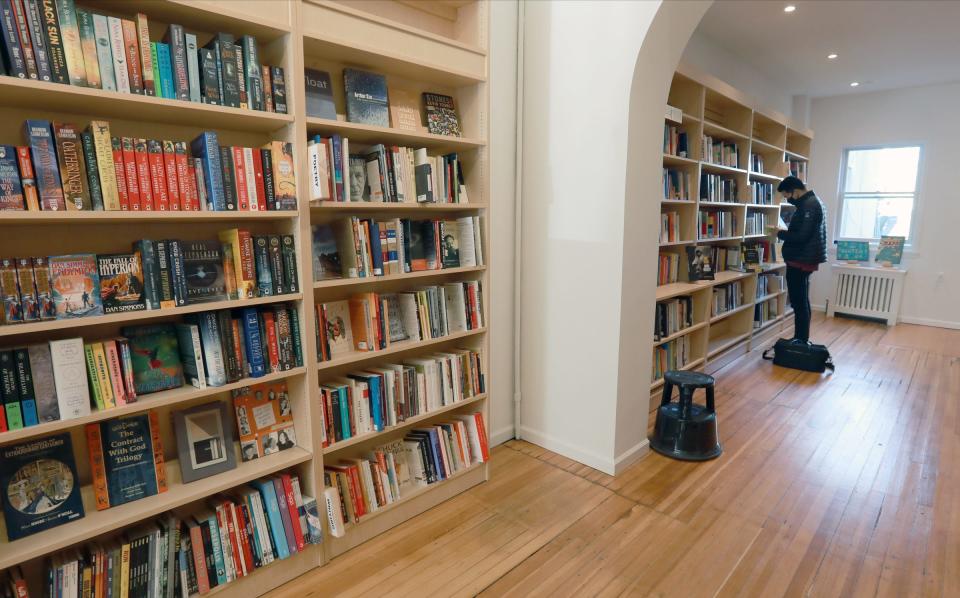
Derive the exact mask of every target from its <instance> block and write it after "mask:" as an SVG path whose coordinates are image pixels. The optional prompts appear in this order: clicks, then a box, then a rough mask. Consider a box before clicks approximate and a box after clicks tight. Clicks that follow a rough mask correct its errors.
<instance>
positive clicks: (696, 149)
mask: <svg viewBox="0 0 960 598" xmlns="http://www.w3.org/2000/svg"><path fill="white" fill-rule="evenodd" d="M667 104H668V106H669V107H672V108H675V109H679V111H681V113H682V115H681V114H680V113H678V112H677V111H671V110H669V109H668V111H667V115H666V117H665V121H664V122H665V125H667V126H673V127H677V128H678V129H679V131H682V132H684V133H686V135H687V139H688V148H687V153H686V155H685V156H681V155H677V153H671V152H667V151H665V152H664V154H663V167H664V169H669V170H672V171H677V172H680V173H682V174H683V175H684V176H685V177H687V180H689V186H688V188H687V189H686V194H685V197H683V198H667V193H666V192H664V193H663V198H661V200H660V212H661V214H671V215H672V218H673V220H675V221H676V223H677V224H676V226H675V227H674V229H675V230H676V231H678V232H679V236H678V237H677V236H674V237H673V238H670V237H668V238H661V242H660V254H661V255H664V254H672V255H675V256H679V273H678V274H679V275H678V277H677V280H678V282H673V283H667V284H662V285H659V286H658V287H657V291H656V301H657V302H658V303H660V302H667V301H670V300H673V299H675V298H678V297H690V298H691V306H692V309H691V320H692V325H691V326H689V327H686V328H684V329H682V330H680V331H678V332H676V333H674V334H671V335H669V336H665V337H663V338H661V339H659V340H655V341H652V342H653V350H654V354H655V353H656V350H657V348H658V347H660V346H664V345H667V344H668V343H677V342H681V343H686V344H687V354H688V359H687V360H686V362H685V363H683V364H682V365H680V367H679V369H684V370H704V371H707V372H714V371H716V370H718V369H720V368H721V367H723V366H724V365H725V364H727V363H729V362H730V361H731V360H733V359H734V358H736V357H738V356H740V355H742V354H744V353H745V352H747V351H749V350H750V349H751V348H753V347H756V346H759V345H761V344H763V343H766V342H768V341H769V340H770V339H772V338H775V337H776V336H778V335H779V334H780V333H782V332H785V331H786V330H788V329H789V328H790V327H791V326H792V322H791V321H790V319H789V317H788V316H789V315H791V313H792V309H790V307H789V302H788V301H787V294H786V287H785V285H782V284H781V285H779V286H778V285H776V284H768V285H767V287H768V289H769V290H768V292H763V291H764V287H763V283H762V280H761V277H763V276H771V275H782V274H783V273H784V269H785V264H783V263H782V262H777V261H767V262H765V263H763V264H762V269H761V271H760V272H759V273H757V272H738V271H732V270H726V269H725V268H724V266H723V265H715V268H716V269H717V270H718V271H717V272H716V273H715V280H709V281H699V282H695V283H690V282H683V281H685V280H688V277H687V270H688V266H687V256H686V250H687V248H688V247H692V246H694V245H701V246H708V247H715V246H719V247H735V246H740V245H741V244H743V243H750V242H751V241H759V240H766V241H768V242H769V243H771V244H773V243H775V241H776V237H775V235H770V234H768V233H767V232H766V230H764V229H763V228H759V229H757V230H752V231H751V234H746V225H747V220H748V219H752V218H755V216H754V215H755V214H762V215H764V217H765V219H766V223H767V224H768V225H775V224H776V223H777V218H778V217H779V216H781V215H784V216H788V215H789V214H787V213H786V212H787V211H788V210H791V209H793V208H792V206H790V205H789V204H786V203H783V204H781V203H780V198H779V195H778V194H777V193H776V186H777V184H778V183H779V182H780V180H782V179H783V177H785V176H787V175H788V174H790V172H791V161H792V163H793V166H796V165H798V164H799V165H802V167H803V169H804V170H806V165H807V164H808V163H809V157H810V146H811V142H812V139H813V132H812V131H810V130H808V129H804V128H801V127H797V126H795V125H793V124H792V123H791V122H790V120H789V119H788V118H787V117H785V116H783V115H782V114H779V113H777V112H774V111H770V110H765V109H763V108H762V107H760V106H759V105H758V103H757V102H756V101H754V100H753V99H751V98H750V97H748V96H747V95H746V94H743V93H741V92H740V91H738V90H736V89H734V88H733V87H731V86H729V85H727V84H725V83H724V82H722V81H719V80H717V79H716V78H714V77H711V76H709V75H707V74H704V73H702V72H699V71H697V70H696V69H694V68H693V67H690V66H686V65H681V67H680V68H679V69H678V71H677V72H676V73H675V75H674V78H673V82H672V84H671V87H670V93H669V96H668V100H667ZM678 117H679V118H678ZM704 136H709V137H710V138H712V139H713V140H714V142H715V143H716V142H718V141H719V142H723V143H727V144H736V146H737V150H738V151H737V155H736V159H732V158H731V159H728V160H726V161H724V162H722V163H716V162H715V161H714V160H713V159H712V158H713V157H712V156H706V155H702V153H703V151H704V148H703V143H702V141H701V140H702V138H703V137H704ZM754 155H755V156H758V157H759V160H760V161H762V164H763V166H762V168H760V167H759V165H758V164H757V163H756V161H755V159H754V158H753V156H754ZM702 175H715V176H719V177H720V178H721V179H724V180H728V181H733V182H735V188H736V191H735V192H731V193H729V194H727V195H724V196H721V197H720V198H719V199H720V201H710V200H708V199H707V197H705V196H704V193H705V192H706V190H703V191H702V190H701V184H702ZM762 184H768V185H772V187H773V194H772V201H770V202H768V203H757V201H756V200H755V195H754V189H755V188H756V187H759V186H760V185H762ZM715 212H724V213H726V214H727V216H726V218H727V219H732V221H733V222H735V225H736V230H735V231H731V232H732V234H727V235H725V236H718V237H710V238H701V235H700V227H699V222H700V221H699V215H700V214H701V213H705V214H711V213H715ZM768 258H769V256H765V258H764V259H765V260H767V259H768ZM731 283H738V284H739V286H740V288H741V289H742V297H741V301H740V303H739V305H738V306H737V307H735V308H733V309H728V310H726V311H722V312H718V311H715V310H714V309H712V308H713V306H712V303H713V295H714V291H715V290H717V288H718V287H724V286H728V285H730V284H731ZM758 289H759V291H758ZM763 304H767V307H766V308H765V309H766V310H767V311H768V312H769V314H772V315H769V317H766V318H764V319H763V320H762V322H761V323H760V324H759V325H758V326H755V325H754V315H755V311H756V310H757V308H756V306H757V305H763ZM665 369H672V368H665ZM662 384H663V380H662V378H659V379H658V378H657V377H656V376H654V378H653V381H652V384H651V387H650V392H651V408H655V406H656V404H657V400H658V399H657V398H656V396H655V395H656V393H657V391H658V390H659V388H660V387H661V385H662Z"/></svg>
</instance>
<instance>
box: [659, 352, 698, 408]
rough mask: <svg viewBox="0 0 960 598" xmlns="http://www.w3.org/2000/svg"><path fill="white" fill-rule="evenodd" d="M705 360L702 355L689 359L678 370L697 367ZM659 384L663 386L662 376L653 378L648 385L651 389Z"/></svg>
mask: <svg viewBox="0 0 960 598" xmlns="http://www.w3.org/2000/svg"><path fill="white" fill-rule="evenodd" d="M705 361H706V360H705V359H704V358H703V357H701V358H699V359H694V360H693V361H691V362H690V363H688V364H687V365H685V366H683V367H682V368H680V371H682V372H686V371H689V370H695V369H697V368H698V367H700V366H701V365H703V363H704V362H705ZM661 386H663V378H658V379H657V380H654V381H653V383H652V384H651V385H650V390H651V391H653V390H656V389H657V388H660V387H661ZM658 404H659V403H658Z"/></svg>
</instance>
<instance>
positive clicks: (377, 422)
mask: <svg viewBox="0 0 960 598" xmlns="http://www.w3.org/2000/svg"><path fill="white" fill-rule="evenodd" d="M350 378H353V379H354V380H361V381H363V382H366V383H367V388H368V392H369V393H370V416H371V418H372V419H373V429H374V430H375V431H377V432H380V431H382V430H383V417H382V409H383V397H382V396H381V390H380V376H376V375H373V374H350Z"/></svg>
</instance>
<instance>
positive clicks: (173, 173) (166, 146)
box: [161, 141, 180, 212]
mask: <svg viewBox="0 0 960 598" xmlns="http://www.w3.org/2000/svg"><path fill="white" fill-rule="evenodd" d="M161 147H162V149H163V172H164V179H165V180H166V184H167V209H169V210H170V211H173V212H179V211H180V182H179V179H178V178H177V154H176V151H175V150H174V148H173V142H172V141H163V142H161Z"/></svg>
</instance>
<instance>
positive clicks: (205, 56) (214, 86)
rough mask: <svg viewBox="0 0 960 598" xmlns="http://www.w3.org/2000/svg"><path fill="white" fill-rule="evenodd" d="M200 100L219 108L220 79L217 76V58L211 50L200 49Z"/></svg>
mask: <svg viewBox="0 0 960 598" xmlns="http://www.w3.org/2000/svg"><path fill="white" fill-rule="evenodd" d="M197 52H199V61H200V100H201V101H202V102H203V103H205V104H213V105H215V106H219V105H220V104H221V101H220V79H219V77H218V76H217V58H216V55H215V54H214V51H213V50H211V49H210V48H200V49H199V50H197Z"/></svg>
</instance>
